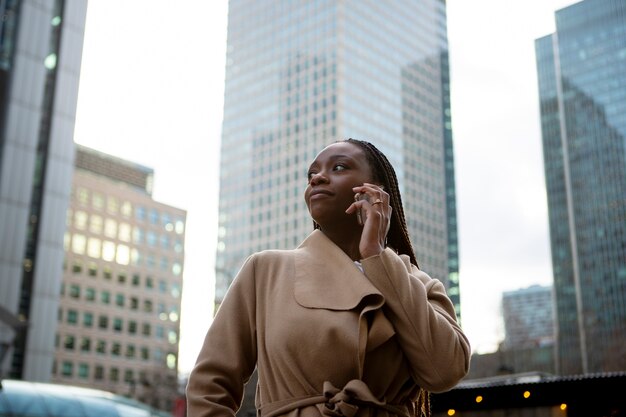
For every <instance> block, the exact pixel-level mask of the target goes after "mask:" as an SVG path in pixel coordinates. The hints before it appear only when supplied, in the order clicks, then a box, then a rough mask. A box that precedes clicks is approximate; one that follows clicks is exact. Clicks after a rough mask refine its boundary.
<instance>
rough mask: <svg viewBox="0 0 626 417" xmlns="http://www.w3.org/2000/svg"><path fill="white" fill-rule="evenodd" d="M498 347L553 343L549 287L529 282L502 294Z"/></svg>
mask: <svg viewBox="0 0 626 417" xmlns="http://www.w3.org/2000/svg"><path fill="white" fill-rule="evenodd" d="M502 318H503V320H504V334H505V336H504V342H503V344H502V348H504V349H517V348H534V347H539V346H554V314H553V308H552V287H551V286H541V285H533V286H531V287H528V288H522V289H519V290H514V291H505V292H504V293H503V294H502Z"/></svg>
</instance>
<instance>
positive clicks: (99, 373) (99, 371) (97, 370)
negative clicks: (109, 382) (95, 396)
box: [93, 365, 104, 381]
mask: <svg viewBox="0 0 626 417" xmlns="http://www.w3.org/2000/svg"><path fill="white" fill-rule="evenodd" d="M93 377H94V379H95V380H96V381H102V379H104V367H103V366H102V365H96V366H95V367H94V369H93Z"/></svg>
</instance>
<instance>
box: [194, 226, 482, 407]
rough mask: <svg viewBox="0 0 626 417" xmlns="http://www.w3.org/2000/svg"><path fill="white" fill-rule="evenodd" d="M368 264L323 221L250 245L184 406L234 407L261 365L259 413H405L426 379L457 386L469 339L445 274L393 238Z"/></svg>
mask: <svg viewBox="0 0 626 417" xmlns="http://www.w3.org/2000/svg"><path fill="white" fill-rule="evenodd" d="M362 267H363V271H364V272H361V270H359V268H358V267H357V265H356V264H355V263H354V262H353V261H352V260H351V259H350V258H349V257H348V256H347V255H346V254H345V253H344V252H343V251H342V250H341V249H340V248H339V247H337V246H336V245H335V244H334V243H333V242H331V241H330V240H329V239H328V238H327V237H326V236H325V235H324V234H323V233H322V232H320V231H319V230H316V231H314V232H313V233H312V234H311V235H310V236H309V237H308V238H307V239H306V240H305V241H304V242H303V243H302V244H301V245H300V246H299V247H298V248H297V249H295V250H289V251H279V250H273V251H264V252H260V253H256V254H254V255H252V256H250V257H249V258H248V259H247V260H246V262H245V264H244V265H243V267H242V269H241V271H240V272H239V274H238V275H237V277H236V278H235V280H234V282H233V284H232V285H231V287H230V288H229V290H228V292H227V294H226V297H225V299H224V301H223V303H222V305H221V307H220V309H219V311H218V312H217V314H216V316H215V318H214V320H213V322H212V324H211V326H210V328H209V331H208V333H207V335H206V339H205V341H204V345H203V347H202V349H201V352H200V354H199V356H198V360H197V362H196V365H195V367H194V369H193V371H192V372H191V375H190V377H189V382H188V385H187V405H188V411H187V413H188V414H187V415H188V416H189V417H208V416H232V415H233V414H234V413H235V412H236V410H237V409H238V407H239V405H240V404H241V401H242V396H243V385H244V382H246V381H247V380H248V379H249V377H250V375H251V374H252V372H253V371H254V369H255V366H258V378H259V384H258V386H257V396H256V405H257V409H258V410H259V411H258V412H259V415H260V416H262V417H275V416H279V415H281V416H282V415H289V416H290V417H308V416H315V417H319V416H320V415H321V414H325V415H346V416H348V415H355V416H358V417H360V416H379V417H380V416H388V415H406V410H407V409H406V405H407V404H408V403H409V401H410V399H411V398H413V397H414V396H415V395H416V393H417V391H418V390H419V387H423V388H424V389H426V390H429V391H431V392H441V391H446V390H449V389H450V388H452V387H454V386H455V385H456V384H457V383H458V381H459V380H460V379H461V378H463V377H464V376H465V375H466V373H467V371H468V368H469V359H470V346H469V342H468V340H467V338H466V337H465V335H464V334H463V332H462V330H461V328H460V327H459V326H458V324H457V322H456V318H455V317H456V316H455V312H454V307H453V305H452V303H451V301H450V299H449V298H448V297H447V295H446V293H445V289H444V286H443V284H442V283H441V282H440V281H438V280H436V279H432V278H430V277H429V276H428V275H426V274H425V273H424V272H422V271H420V270H418V269H417V267H416V266H414V265H411V264H410V262H409V258H408V257H407V256H405V255H401V256H398V255H397V254H396V253H395V252H393V251H392V250H390V249H385V250H384V251H383V252H382V253H381V254H380V255H377V256H373V257H370V258H367V259H364V260H362Z"/></svg>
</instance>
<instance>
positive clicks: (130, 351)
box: [126, 344, 135, 358]
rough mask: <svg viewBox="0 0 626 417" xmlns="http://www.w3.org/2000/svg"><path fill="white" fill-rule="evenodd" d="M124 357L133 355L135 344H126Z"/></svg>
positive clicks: (132, 356)
mask: <svg viewBox="0 0 626 417" xmlns="http://www.w3.org/2000/svg"><path fill="white" fill-rule="evenodd" d="M126 357H127V358H134V357H135V345H131V344H128V345H126Z"/></svg>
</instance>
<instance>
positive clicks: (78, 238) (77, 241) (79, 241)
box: [72, 233, 87, 255]
mask: <svg viewBox="0 0 626 417" xmlns="http://www.w3.org/2000/svg"><path fill="white" fill-rule="evenodd" d="M86 246H87V238H86V237H85V235H81V234H78V233H77V234H75V235H74V236H72V252H74V253H75V254H77V255H84V254H85V247H86Z"/></svg>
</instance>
